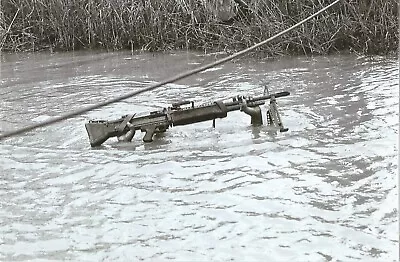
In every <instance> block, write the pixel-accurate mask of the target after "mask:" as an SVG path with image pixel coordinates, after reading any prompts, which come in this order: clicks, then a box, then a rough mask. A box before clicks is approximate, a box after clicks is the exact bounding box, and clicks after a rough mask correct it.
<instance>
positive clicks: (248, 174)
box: [0, 52, 399, 261]
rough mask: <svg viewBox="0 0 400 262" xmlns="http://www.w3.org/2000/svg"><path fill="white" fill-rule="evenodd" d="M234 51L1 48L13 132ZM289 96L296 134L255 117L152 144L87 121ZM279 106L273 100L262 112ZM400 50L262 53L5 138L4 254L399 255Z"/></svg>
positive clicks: (4, 115)
mask: <svg viewBox="0 0 400 262" xmlns="http://www.w3.org/2000/svg"><path fill="white" fill-rule="evenodd" d="M223 56H224V55H223V54H218V53H215V54H205V53H196V52H170V53H142V52H137V53H131V52H109V53H107V52H99V53H95V52H72V53H65V52H63V53H18V54H7V53H3V54H1V70H0V76H1V77H0V78H1V83H0V132H6V131H10V130H14V129H16V128H21V127H24V126H26V125H30V124H34V123H37V122H40V121H43V120H46V119H48V118H49V117H55V116H60V115H62V114H64V113H66V112H69V111H71V110H76V109H78V108H81V107H83V106H88V105H93V104H95V103H97V102H100V101H105V100H107V99H110V98H113V97H117V96H119V95H122V94H125V93H128V92H131V91H134V90H139V89H140V88H143V87H147V86H149V85H151V84H154V83H157V82H159V81H162V80H164V79H166V78H168V77H170V76H172V75H175V74H177V73H181V72H183V71H187V70H190V69H193V68H195V67H197V66H199V65H203V64H206V63H209V62H212V61H215V60H216V59H218V58H220V57H223ZM264 86H268V87H269V89H270V91H271V92H280V91H290V92H291V94H290V96H287V97H282V98H279V99H278V106H279V108H280V110H281V116H282V120H283V123H284V125H285V127H287V128H289V131H288V132H285V133H279V132H278V133H276V132H273V131H271V130H270V129H269V128H267V127H265V126H263V127H258V128H255V127H251V126H250V124H249V122H250V120H249V117H248V116H247V115H245V114H243V113H242V112H230V113H229V114H228V117H226V118H224V119H218V120H217V121H216V127H215V128H212V124H211V122H203V123H197V124H193V125H187V126H179V127H173V128H171V129H169V130H168V131H167V132H166V133H165V134H164V135H163V136H161V137H157V138H156V140H155V141H154V142H153V143H146V144H144V143H143V142H142V141H141V135H138V134H137V135H136V136H135V138H134V140H133V141H132V142H131V143H118V142H117V141H116V139H109V141H107V142H106V143H105V144H104V146H102V147H100V148H95V149H92V148H91V147H90V144H89V140H88V137H87V134H86V130H85V127H84V124H85V123H86V122H87V121H89V120H91V119H105V120H112V119H115V118H118V117H120V116H122V115H125V114H129V113H140V112H149V111H154V110H157V109H159V108H162V107H166V106H168V105H169V104H171V103H173V102H176V101H178V100H181V99H185V100H193V101H195V103H197V104H199V103H205V102H210V101H215V100H217V99H222V98H227V97H232V96H235V95H253V96H256V95H260V94H262V92H263V88H264ZM263 110H264V108H263ZM398 131H399V62H398V60H397V58H396V57H377V56H375V57H360V56H356V55H334V56H326V57H295V58H293V57H290V58H285V57H281V58H275V59H268V58H250V57H245V58H241V59H238V60H235V61H233V62H228V63H226V64H224V65H220V66H218V67H216V68H213V69H212V70H207V71H206V72H203V73H200V74H198V75H195V76H192V77H189V78H187V79H184V80H181V81H179V82H177V83H173V84H168V85H166V86H164V87H161V88H158V89H156V90H154V91H151V92H148V93H145V94H142V95H139V96H136V97H132V98H129V99H127V100H125V101H122V102H119V103H115V104H112V105H109V106H106V107H103V108H101V109H98V110H94V111H92V112H88V113H86V114H84V115H81V116H77V117H74V118H71V119H68V120H66V121H63V122H59V123H57V124H54V125H51V126H47V127H44V128H39V129H36V130H34V131H31V132H29V133H26V134H24V135H19V136H16V137H12V138H8V139H5V140H2V141H0V174H1V178H0V207H1V208H0V235H1V238H0V260H1V261H24V260H25V261H54V260H70V261H167V260H168V261H169V260H175V261H397V260H398V257H399V249H398V248H399V226H398V205H399V201H398V199H399V194H398V180H399V179H398V145H399V142H398V137H399V132H398Z"/></svg>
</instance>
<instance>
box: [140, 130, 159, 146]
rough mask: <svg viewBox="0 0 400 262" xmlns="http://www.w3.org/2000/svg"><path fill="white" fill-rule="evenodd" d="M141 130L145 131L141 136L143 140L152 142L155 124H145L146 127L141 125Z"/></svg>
mask: <svg viewBox="0 0 400 262" xmlns="http://www.w3.org/2000/svg"><path fill="white" fill-rule="evenodd" d="M141 129H142V132H146V134H145V135H144V137H143V142H146V143H148V142H153V135H154V133H155V131H156V127H155V126H146V127H142V128H141Z"/></svg>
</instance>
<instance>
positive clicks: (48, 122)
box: [0, 0, 340, 140]
mask: <svg viewBox="0 0 400 262" xmlns="http://www.w3.org/2000/svg"><path fill="white" fill-rule="evenodd" d="M339 1H340V0H336V1H334V2H332V3H331V4H329V5H328V6H326V7H324V8H322V9H321V10H319V11H318V12H316V13H314V14H312V15H310V16H309V17H307V18H305V19H304V20H302V21H300V22H298V23H297V24H295V25H293V26H291V27H289V28H288V29H286V30H283V31H281V32H280V33H278V34H276V35H274V36H272V37H270V38H268V39H266V40H264V41H262V42H260V43H258V44H255V45H253V46H251V47H249V48H246V49H244V50H242V51H239V52H237V53H235V54H232V55H230V56H227V57H225V58H222V59H220V60H217V61H215V62H213V63H209V64H207V65H203V66H200V67H198V68H195V69H193V70H189V71H187V72H184V73H181V74H178V75H175V76H173V77H171V78H168V79H166V80H164V81H162V82H160V83H158V84H154V85H151V86H149V87H146V88H143V89H140V90H137V91H133V92H130V93H127V94H125V95H122V96H118V97H115V98H112V99H109V100H106V101H104V102H101V103H98V104H95V105H91V106H87V107H84V108H81V109H78V110H75V111H71V112H69V113H67V114H64V115H61V116H58V117H54V118H51V119H48V120H45V121H43V122H40V123H37V124H32V125H29V126H26V127H22V128H20V129H16V130H14V131H9V132H5V133H3V134H0V140H3V139H4V138H7V137H12V136H16V135H19V134H22V133H26V132H29V131H31V130H34V129H36V128H39V127H45V126H49V125H51V124H54V123H57V122H60V121H63V120H66V119H68V118H72V117H74V116H77V115H81V114H83V113H86V112H89V111H92V110H94V109H98V108H101V107H104V106H107V105H110V104H112V103H115V102H119V101H122V100H124V99H127V98H130V97H133V96H136V95H139V94H141V93H144V92H147V91H151V90H154V89H156V88H158V87H160V86H163V85H165V84H169V83H173V82H175V81H178V80H181V79H184V78H186V77H189V76H191V75H194V74H197V73H200V72H202V71H205V70H207V69H209V68H212V67H215V66H217V65H220V64H223V63H225V62H228V61H230V60H233V59H235V58H237V57H239V56H242V55H244V54H246V53H249V52H250V51H253V50H254V49H256V48H258V47H260V46H262V45H265V44H266V43H268V42H271V41H272V40H274V39H276V38H278V37H280V36H281V35H284V34H286V33H288V32H290V31H292V30H293V29H295V28H297V27H299V26H300V25H302V24H304V23H305V22H307V21H309V20H311V19H313V18H314V17H316V16H318V15H319V14H321V13H322V12H324V11H325V10H327V9H329V8H331V7H332V6H334V5H335V4H337V3H338V2H339Z"/></svg>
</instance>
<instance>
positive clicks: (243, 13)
mask: <svg viewBox="0 0 400 262" xmlns="http://www.w3.org/2000/svg"><path fill="white" fill-rule="evenodd" d="M332 1H333V0H268V1H264V0H2V1H1V12H0V48H1V49H2V50H3V51H40V50H48V49H50V50H78V49H107V50H120V49H132V50H136V49H141V50H146V51H161V50H174V49H190V50H205V51H208V50H212V51H229V52H233V51H236V50H239V49H243V48H245V47H249V46H251V45H253V44H255V43H257V42H260V41H262V40H264V39H267V38H269V37H271V36H273V35H275V34H276V33H278V32H280V31H282V30H284V29H286V28H288V27H290V26H292V25H294V24H295V23H297V22H298V21H300V20H302V19H305V18H306V17H308V16H309V15H311V14H313V13H314V12H316V11H318V10H319V9H321V8H323V7H324V6H326V5H328V4H329V3H331V2H332ZM398 45H399V30H398V1H397V0H343V1H342V2H341V3H340V4H337V5H336V6H334V7H333V8H331V9H329V10H328V11H327V12H325V13H323V14H322V15H320V16H319V17H318V18H316V19H313V20H311V21H309V22H307V23H305V24H304V25H302V26H301V27H300V28H298V29H296V30H294V31H292V32H290V33H288V34H286V35H284V36H282V37H280V38H279V39H277V40H275V41H274V42H272V43H271V44H269V45H266V46H264V47H262V48H261V49H260V51H262V52H263V53H266V54H267V55H281V54H329V53H334V52H340V51H345V52H347V51H350V52H357V53H362V54H384V53H388V52H394V51H396V50H397V49H398Z"/></svg>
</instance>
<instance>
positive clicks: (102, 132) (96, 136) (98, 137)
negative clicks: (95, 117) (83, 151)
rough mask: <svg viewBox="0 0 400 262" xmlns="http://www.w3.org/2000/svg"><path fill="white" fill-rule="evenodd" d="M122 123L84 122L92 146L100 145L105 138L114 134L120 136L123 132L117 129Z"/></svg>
mask: <svg viewBox="0 0 400 262" xmlns="http://www.w3.org/2000/svg"><path fill="white" fill-rule="evenodd" d="M121 123H122V120H121V121H118V122H117V121H113V122H109V121H104V120H100V121H89V123H86V124H85V128H86V131H87V133H88V135H89V142H90V145H91V146H92V147H96V146H100V145H101V144H103V143H104V142H105V141H107V139H109V138H110V137H114V136H120V135H123V134H124V133H123V132H122V131H120V130H118V129H117V127H118V126H119V125H120V124H121Z"/></svg>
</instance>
